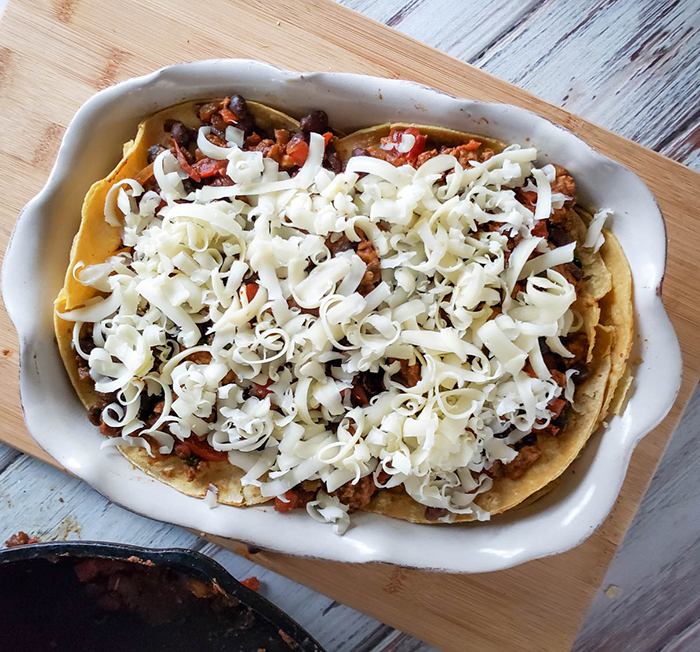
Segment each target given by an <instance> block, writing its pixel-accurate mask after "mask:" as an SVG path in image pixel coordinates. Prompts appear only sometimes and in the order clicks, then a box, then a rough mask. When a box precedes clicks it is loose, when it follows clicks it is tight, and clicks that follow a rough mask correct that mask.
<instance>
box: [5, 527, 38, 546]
mask: <svg viewBox="0 0 700 652" xmlns="http://www.w3.org/2000/svg"><path fill="white" fill-rule="evenodd" d="M37 542H38V539H37V538H36V537H30V536H29V535H28V534H27V533H26V532H24V531H22V530H20V531H19V532H17V534H13V535H12V536H11V537H10V538H9V539H8V540H7V541H5V547H6V548H16V547H17V546H26V545H27V544H28V543H37Z"/></svg>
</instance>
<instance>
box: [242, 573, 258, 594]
mask: <svg viewBox="0 0 700 652" xmlns="http://www.w3.org/2000/svg"><path fill="white" fill-rule="evenodd" d="M241 584H242V585H243V586H245V587H246V588H249V589H250V590H251V591H255V592H256V593H257V592H258V591H259V590H260V580H259V579H258V578H257V577H255V575H253V576H252V577H246V578H245V579H244V580H241Z"/></svg>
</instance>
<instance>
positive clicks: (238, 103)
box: [228, 95, 248, 121]
mask: <svg viewBox="0 0 700 652" xmlns="http://www.w3.org/2000/svg"><path fill="white" fill-rule="evenodd" d="M228 108H229V109H231V111H232V112H233V114H234V115H235V116H236V119H237V120H239V121H240V120H242V119H243V118H245V117H246V116H247V115H248V105H247V104H246V101H245V100H244V99H243V98H242V97H241V96H240V95H232V96H231V101H230V102H229V103H228Z"/></svg>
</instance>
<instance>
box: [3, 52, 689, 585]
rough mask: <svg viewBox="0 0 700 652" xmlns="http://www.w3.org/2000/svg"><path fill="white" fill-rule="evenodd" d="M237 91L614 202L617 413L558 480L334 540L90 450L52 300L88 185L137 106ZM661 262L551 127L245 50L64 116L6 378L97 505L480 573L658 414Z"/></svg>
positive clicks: (602, 203)
mask: <svg viewBox="0 0 700 652" xmlns="http://www.w3.org/2000/svg"><path fill="white" fill-rule="evenodd" d="M234 91H235V92H238V93H240V94H242V95H243V96H244V97H246V98H249V99H254V100H258V101H260V102H265V103H267V104H270V105H272V106H275V107H278V108H280V109H282V110H284V111H286V112H288V113H290V114H292V115H295V116H302V115H304V114H306V113H308V112H309V111H310V110H312V109H316V108H323V109H324V110H325V111H326V112H327V113H328V114H329V116H330V121H331V124H332V125H333V126H334V127H336V128H338V129H342V130H344V131H346V132H350V131H352V130H354V129H356V128H360V127H365V126H369V125H372V124H378V123H382V122H387V121H390V120H401V121H415V122H420V123H426V124H430V123H432V124H436V125H441V126H447V127H452V128H454V129H459V130H463V131H469V132H475V133H479V134H483V135H485V136H491V137H494V138H497V139H499V140H502V141H506V142H517V143H522V144H525V142H526V139H529V143H530V144H532V145H535V146H536V147H537V148H539V150H540V151H541V152H542V156H543V157H544V160H546V161H552V162H557V163H560V164H561V165H564V166H565V167H566V168H568V169H569V170H570V171H571V172H572V174H573V175H574V177H575V179H576V181H577V184H578V188H579V196H580V201H581V203H582V204H583V205H588V206H592V207H610V208H612V209H613V210H614V212H615V219H614V223H613V225H612V230H613V231H614V233H615V234H616V235H617V237H618V238H619V240H620V242H621V243H622V246H623V248H624V250H625V252H626V254H627V257H628V259H629V262H630V266H631V268H632V273H633V277H634V302H635V312H636V334H637V337H636V344H635V350H634V351H633V357H635V358H636V357H639V358H641V360H642V362H641V364H640V365H639V367H638V368H637V372H636V380H635V387H634V394H633V396H632V399H631V400H630V402H629V403H628V405H627V408H626V410H625V412H624V414H623V415H622V416H620V417H614V418H612V419H610V422H609V427H608V429H607V430H605V431H601V432H598V433H596V435H594V436H593V437H592V439H591V441H590V443H589V444H588V445H587V446H586V448H585V450H584V452H583V454H582V455H581V456H580V458H579V459H578V460H576V462H575V463H574V464H573V465H572V466H571V468H570V469H569V470H568V471H567V472H566V473H565V474H564V476H563V478H562V480H561V483H560V484H559V486H557V488H556V490H555V491H554V492H552V493H550V494H549V495H548V496H546V497H545V498H543V499H542V500H540V501H538V502H537V503H535V504H533V505H532V506H530V507H527V508H525V509H522V510H516V511H513V512H511V513H508V514H505V515H502V516H498V517H495V518H493V519H492V521H490V522H488V523H473V524H464V525H450V526H435V525H433V526H430V525H414V524H411V523H407V522H404V521H397V520H393V519H390V518H387V517H382V516H377V515H372V514H356V515H354V516H353V519H352V527H351V528H350V529H349V530H348V532H347V533H346V534H345V535H344V536H342V537H341V536H337V535H336V534H335V533H334V530H333V528H332V527H329V526H327V525H324V524H321V523H318V522H316V521H314V520H312V519H310V518H309V517H308V516H307V515H306V513H305V512H300V513H291V514H279V513H276V512H275V511H274V510H273V509H272V508H271V507H269V506H260V507H254V508H248V509H238V508H235V507H229V506H219V507H217V508H215V509H209V508H208V507H207V506H206V505H205V504H204V502H203V501H201V500H197V499H194V498H190V497H188V496H185V495H183V494H180V493H178V492H177V491H175V490H174V489H171V488H170V487H168V486H166V485H165V484H162V483H160V482H157V481H155V480H152V479H150V478H149V477H147V476H146V475H145V474H143V473H141V472H140V471H138V470H136V469H135V468H134V467H132V466H131V464H130V463H129V462H128V461H127V460H126V459H125V458H123V457H122V456H121V455H120V454H119V453H118V452H117V451H116V450H115V449H112V448H109V449H103V450H101V449H100V444H101V442H102V436H101V435H100V434H99V432H98V431H97V429H96V428H95V427H94V426H92V425H91V424H90V423H89V422H88V420H87V418H86V414H85V410H84V408H83V406H82V405H81V403H80V401H79V400H78V398H77V397H76V395H75V393H74V391H73V388H72V386H71V384H70V382H69V380H68V376H67V374H66V372H65V370H64V368H63V364H62V362H61V358H60V357H59V354H58V349H57V347H56V342H55V339H54V333H53V326H52V305H53V300H54V297H55V296H56V294H57V292H58V290H59V289H60V287H61V285H62V280H63V275H64V273H65V269H66V266H67V263H68V253H69V250H70V244H71V240H72V238H73V236H74V235H75V233H76V231H77V228H78V224H79V221H80V206H81V203H82V201H83V197H84V196H85V193H86V191H87V189H88V188H89V187H90V185H91V184H92V183H93V182H94V181H96V180H97V179H100V178H102V177H104V176H105V175H106V174H107V173H108V172H109V171H110V170H111V169H112V167H113V166H114V165H115V164H116V162H117V161H118V160H119V157H120V152H121V148H122V144H123V143H124V142H125V141H127V140H129V139H130V138H131V137H133V135H134V134H135V132H136V126H137V124H138V123H139V122H140V121H141V120H142V119H143V118H144V117H146V116H148V115H149V114H151V113H153V112H155V111H156V110H158V109H161V108H163V107H167V106H169V105H172V104H175V103H178V102H181V101H184V100H191V99H198V98H206V97H216V96H223V95H226V94H230V93H231V92H234ZM665 261H666V233H665V226H664V221H663V218H662V216H661V213H660V212H659V209H658V207H657V205H656V202H655V200H654V197H653V195H652V193H651V192H650V191H649V189H648V188H647V187H646V186H645V185H644V183H643V182H642V181H641V180H640V179H639V177H637V176H636V175H635V174H634V173H632V172H631V171H630V170H628V169H627V168H625V167H623V166H622V165H620V164H618V163H616V162H615V161H612V160H611V159H609V158H607V157H605V156H603V155H601V154H599V153H598V152H596V151H595V150H593V149H592V148H591V147H589V146H588V145H587V144H586V143H584V142H583V141H582V140H580V139H579V138H578V137H576V136H575V135H574V134H572V133H570V132H569V131H566V130H565V129H563V128H561V127H559V126H557V125H555V124H553V123H551V122H549V121H547V120H545V119H543V118H541V117H539V116H537V115H535V114H534V113H530V112H528V111H526V110H523V109H520V108H516V107H513V106H507V105H502V104H488V103H482V102H474V101H469V100H464V99H459V98H456V97H452V96H450V95H447V94H445V93H442V92H439V91H436V90H434V89H431V88H428V87H425V86H420V85H417V84H414V83H410V82H405V81H398V80H389V79H378V78H374V77H365V76H361V75H350V74H330V73H313V74H299V73H293V72H287V71H284V70H280V69H278V68H274V67H272V66H269V65H266V64H263V63H260V62H256V61H245V60H212V61H200V62H195V63H185V64H179V65H174V66H170V67H168V68H164V69H162V70H159V71H156V72H154V73H152V74H150V75H146V76H144V77H138V78H135V79H130V80H127V81H125V82H122V83H120V84H117V85H116V86H112V87H111V88H108V89H106V90H104V91H101V92H100V93H98V94H96V95H95V96H93V97H92V98H90V100H88V101H87V102H86V103H85V104H84V105H83V106H82V107H81V108H80V110H79V111H78V112H77V113H76V115H75V118H74V119H73V121H72V122H71V124H70V125H69V127H68V129H67V131H66V134H65V136H64V138H63V143H62V145H61V149H60V151H59V154H58V158H57V160H56V163H55V165H54V167H53V170H52V172H51V175H50V177H49V179H48V181H47V183H46V185H45V186H44V188H43V190H42V191H41V192H40V193H39V194H38V195H37V196H36V197H35V198H34V199H32V201H30V202H29V204H27V206H26V208H25V209H24V211H23V212H22V214H21V215H20V217H19V219H18V221H17V225H16V226H15V230H14V233H13V236H12V240H11V242H10V245H9V248H8V251H7V255H6V258H5V264H4V268H3V282H2V291H3V296H4V300H5V304H6V306H7V310H8V312H9V314H10V317H11V318H12V321H13V322H14V324H15V327H16V328H17V332H18V334H19V340H20V358H21V372H20V386H21V394H22V405H23V408H24V412H25V419H26V422H27V427H28V428H29V431H30V432H31V434H32V435H33V437H34V438H35V439H36V440H37V442H38V443H39V444H40V445H41V446H42V447H43V448H44V449H46V451H48V453H49V454H51V455H52V456H53V457H54V458H55V459H56V460H57V461H58V462H60V463H61V464H62V465H63V466H65V467H66V468H67V469H68V470H69V471H71V472H72V473H74V474H76V475H77V476H79V477H81V478H83V479H84V480H85V481H86V482H88V483H90V484H91V485H92V486H93V487H94V488H95V489H97V490H98V491H99V492H100V493H102V494H104V495H105V496H107V497H108V498H109V499H110V500H112V501H114V502H115V503H118V504H120V505H123V506H125V507H127V508H129V509H131V510H133V511H135V512H138V513H140V514H144V515H147V516H150V517H152V518H155V519H159V520H162V521H167V522H170V523H177V524H179V525H182V526H186V527H190V528H194V529H196V530H198V531H202V532H208V533H211V534H218V535H223V536H226V537H232V538H235V539H238V540H241V541H246V542H250V543H251V544H254V545H256V546H259V547H264V548H269V549H272V550H278V551H281V552H285V553H290V554H295V555H304V556H313V557H321V558H325V559H332V560H338V561H346V562H369V561H382V562H389V563H394V564H402V565H406V566H413V567H419V568H429V569H437V570H443V571H451V572H484V571H493V570H497V569H502V568H506V567H508V566H513V565H515V564H519V563H522V562H524V561H527V560H530V559H534V558H537V557H543V556H546V555H551V554H555V553H560V552H563V551H565V550H568V549H570V548H572V547H574V546H576V545H577V544H579V543H581V542H582V541H584V540H585V539H586V538H587V537H588V536H590V535H591V533H592V532H593V531H594V530H595V529H596V528H597V527H598V526H599V525H600V524H601V523H602V522H603V520H604V519H605V517H606V516H607V514H608V513H609V512H610V510H611V508H612V506H613V504H614V503H615V500H616V498H617V495H618V493H619V491H620V487H621V486H622V481H623V479H624V476H625V472H626V470H627V467H628V463H629V459H630V455H631V454H632V451H633V449H634V447H635V445H636V444H637V442H638V441H639V440H640V439H641V438H642V437H643V436H644V435H645V434H646V433H648V432H649V431H650V430H651V429H652V428H654V426H656V425H657V424H658V423H659V422H660V421H661V419H662V418H663V417H664V416H665V415H666V413H667V412H668V410H669V409H670V407H671V405H672V403H673V401H674V398H675V396H676V394H677V392H678V388H679V385H680V379H681V356H680V349H679V346H678V341H677V339H676V336H675V333H674V331H673V327H672V326H671V323H670V321H669V319H668V317H667V315H666V313H665V311H664V306H663V304H662V302H661V284H662V281H663V275H664V267H665Z"/></svg>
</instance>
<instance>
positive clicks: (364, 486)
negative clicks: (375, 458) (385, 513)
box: [330, 475, 377, 512]
mask: <svg viewBox="0 0 700 652" xmlns="http://www.w3.org/2000/svg"><path fill="white" fill-rule="evenodd" d="M376 492H377V486H376V485H375V484H374V480H373V479H372V476H371V475H366V476H365V477H364V478H360V480H359V481H358V482H357V484H352V482H348V483H346V484H344V485H343V486H342V487H338V488H337V489H336V490H335V491H332V492H331V494H330V495H331V496H335V497H336V498H337V499H338V500H339V501H340V502H341V503H343V505H347V506H348V511H349V512H354V511H357V510H358V509H364V508H365V507H367V505H369V501H370V500H372V496H374V494H375V493H376Z"/></svg>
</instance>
